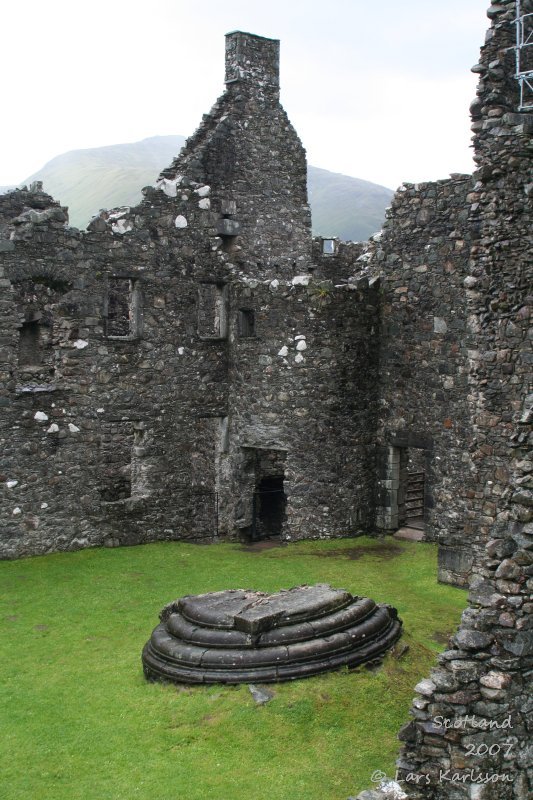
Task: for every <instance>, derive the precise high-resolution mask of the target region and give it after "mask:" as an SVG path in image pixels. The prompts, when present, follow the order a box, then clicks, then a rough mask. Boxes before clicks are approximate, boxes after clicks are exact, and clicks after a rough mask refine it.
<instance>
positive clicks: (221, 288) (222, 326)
mask: <svg viewBox="0 0 533 800" xmlns="http://www.w3.org/2000/svg"><path fill="white" fill-rule="evenodd" d="M204 286H214V287H215V291H216V294H215V304H214V311H215V317H214V319H213V323H214V325H213V328H214V329H216V327H217V317H216V312H217V310H218V312H219V316H218V333H213V334H206V333H202V308H203V302H204V297H203V294H202V287H204ZM228 296H229V293H228V285H227V283H222V282H220V281H201V282H200V285H199V286H198V291H197V308H196V330H197V334H198V338H199V339H200V340H201V341H205V342H208V341H213V342H219V341H223V340H224V339H227V338H228Z"/></svg>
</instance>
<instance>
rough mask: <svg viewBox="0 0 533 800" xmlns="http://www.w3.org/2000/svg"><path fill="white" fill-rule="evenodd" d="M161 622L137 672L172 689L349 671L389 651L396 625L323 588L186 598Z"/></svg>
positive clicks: (384, 609)
mask: <svg viewBox="0 0 533 800" xmlns="http://www.w3.org/2000/svg"><path fill="white" fill-rule="evenodd" d="M160 619H161V624H160V625H158V626H157V628H155V630H154V631H153V633H152V636H151V638H150V641H149V642H147V644H146V645H145V647H144V650H143V654H142V661H143V667H144V673H145V675H146V677H147V678H149V679H150V680H166V681H173V682H175V683H271V682H276V681H286V680H294V679H296V678H305V677H308V676H309V675H316V674H317V673H319V672H326V671H327V670H333V669H338V668H339V667H342V666H344V665H348V666H356V665H357V664H361V663H363V662H365V661H372V660H373V659H375V658H376V657H377V656H379V655H381V654H382V653H384V652H385V651H386V650H388V649H389V648H390V647H392V645H393V644H394V642H395V641H396V640H397V639H398V638H399V636H400V635H401V625H402V623H401V621H400V620H399V619H398V615H397V612H396V609H395V608H392V606H387V605H378V604H376V603H375V602H374V601H373V600H370V599H369V598H368V597H354V596H352V595H351V594H350V593H349V592H346V591H344V590H343V589H333V588H332V587H331V586H328V585H327V584H317V585H316V586H297V587H296V588H294V589H288V590H285V589H284V590H282V591H281V592H277V593H276V594H264V593H262V592H254V591H251V590H247V589H229V590H227V591H223V592H210V593H209V594H200V595H188V596H186V597H182V598H180V599H179V600H175V601H174V602H172V603H170V604H169V605H168V606H165V608H164V609H163V610H162V612H161V614H160Z"/></svg>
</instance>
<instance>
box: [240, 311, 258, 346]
mask: <svg viewBox="0 0 533 800" xmlns="http://www.w3.org/2000/svg"><path fill="white" fill-rule="evenodd" d="M238 329H239V336H240V337H241V338H243V339H249V338H251V337H253V336H255V311H253V310H252V309H250V308H241V309H239V320H238Z"/></svg>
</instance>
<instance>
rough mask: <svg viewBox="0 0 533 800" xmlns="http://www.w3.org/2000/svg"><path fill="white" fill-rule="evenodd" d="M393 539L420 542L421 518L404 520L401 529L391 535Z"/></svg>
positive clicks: (422, 534)
mask: <svg viewBox="0 0 533 800" xmlns="http://www.w3.org/2000/svg"><path fill="white" fill-rule="evenodd" d="M393 536H394V538H395V539H407V540H409V541H411V542H421V541H422V539H423V538H424V520H423V518H422V517H411V518H410V519H408V520H406V523H405V525H404V526H403V528H400V529H399V530H397V531H396V533H394V534H393Z"/></svg>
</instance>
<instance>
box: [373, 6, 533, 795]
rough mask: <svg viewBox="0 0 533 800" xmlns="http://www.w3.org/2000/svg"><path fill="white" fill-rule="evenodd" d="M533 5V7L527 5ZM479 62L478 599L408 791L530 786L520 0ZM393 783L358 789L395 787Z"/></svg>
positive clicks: (414, 739) (407, 757) (468, 286)
mask: <svg viewBox="0 0 533 800" xmlns="http://www.w3.org/2000/svg"><path fill="white" fill-rule="evenodd" d="M529 10H531V9H529ZM488 13H489V17H490V18H491V22H492V25H491V29H490V31H489V33H488V36H487V40H486V44H485V46H484V47H483V48H482V51H481V59H480V62H479V64H478V65H476V66H475V67H474V71H475V72H477V73H478V74H479V75H480V82H479V86H478V93H477V98H476V100H475V101H474V103H473V104H472V115H473V131H474V134H475V137H474V144H475V153H476V163H477V170H476V172H475V174H474V181H475V184H474V187H473V190H472V191H471V192H470V193H469V197H468V202H469V211H470V227H471V230H473V231H474V232H475V236H474V237H473V241H472V242H471V245H470V248H469V258H468V263H467V266H468V274H467V276H466V277H465V279H464V286H465V300H466V319H467V321H468V337H469V350H468V354H467V355H468V360H467V366H468V409H469V415H470V425H471V437H470V441H469V457H470V467H469V470H470V487H471V489H470V490H469V492H468V493H467V495H466V509H467V513H468V515H469V517H470V522H469V526H470V530H471V532H472V537H473V540H474V541H476V542H482V541H485V547H484V549H483V551H482V552H481V553H478V552H476V553H475V558H474V562H473V565H472V571H473V573H474V577H473V579H472V581H471V585H470V594H469V607H468V608H467V609H466V610H465V612H464V613H463V617H462V623H461V626H460V628H459V630H458V632H457V633H456V634H455V636H454V637H453V638H452V640H451V642H450V645H449V649H448V650H446V651H445V652H444V653H442V654H441V656H440V657H439V665H438V667H436V668H435V669H434V670H433V671H432V673H431V676H430V678H429V679H426V680H423V681H421V682H420V683H419V684H418V685H417V686H416V691H417V692H418V696H417V697H416V698H415V700H414V702H413V706H412V709H411V715H412V717H413V719H412V721H411V722H409V723H408V724H407V725H406V726H405V727H404V728H403V729H402V731H401V733H400V738H401V739H402V740H403V741H404V742H405V744H404V747H403V750H402V754H401V757H400V760H399V762H398V767H399V769H398V778H399V779H400V780H401V782H402V787H403V789H405V792H406V793H407V794H406V795H405V796H408V797H410V798H417V799H418V798H420V799H421V798H429V800H434V799H437V798H438V799H439V800H440V798H442V799H443V800H461V798H469V800H472V798H482V800H511V798H512V800H525V798H527V797H530V796H531V791H532V788H533V780H532V777H533V776H532V761H533V759H532V753H531V744H530V743H531V736H532V728H531V694H530V688H531V686H530V679H531V668H532V663H533V642H532V635H531V612H532V610H533V605H532V604H531V588H532V586H531V572H532V563H533V557H532V550H533V536H532V534H533V527H532V522H531V520H532V510H531V507H532V491H531V490H532V486H533V483H532V474H531V473H532V462H531V447H530V444H531V419H532V413H531V405H532V403H531V395H530V394H528V391H529V387H528V380H529V379H530V377H531V351H530V348H529V343H528V339H529V336H530V331H531V328H530V325H529V314H530V311H529V306H528V302H530V298H529V296H528V291H529V290H530V287H531V239H530V234H531V201H530V197H529V195H530V191H531V185H532V184H531V133H532V131H533V124H532V120H531V115H529V114H524V113H521V114H518V113H517V107H518V85H517V82H516V81H515V79H514V77H513V73H514V51H513V45H514V42H515V30H514V22H513V21H514V17H515V3H514V1H513V0H507V1H505V0H502V2H498V3H493V4H492V6H491V8H490V9H489V12H488ZM390 796H391V795H390V793H389V794H387V793H386V792H385V791H369V792H363V793H362V794H361V795H360V797H361V800H363V798H365V800H366V798H370V797H372V798H374V799H375V800H379V798H381V797H383V798H385V797H390Z"/></svg>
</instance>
